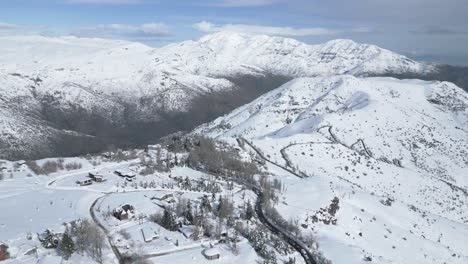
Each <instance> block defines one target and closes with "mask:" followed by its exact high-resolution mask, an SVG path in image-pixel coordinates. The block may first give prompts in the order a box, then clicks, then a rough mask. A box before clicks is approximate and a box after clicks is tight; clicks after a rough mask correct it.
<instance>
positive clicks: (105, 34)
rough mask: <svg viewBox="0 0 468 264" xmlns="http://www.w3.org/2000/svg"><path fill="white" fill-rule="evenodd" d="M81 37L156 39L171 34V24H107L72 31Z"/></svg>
mask: <svg viewBox="0 0 468 264" xmlns="http://www.w3.org/2000/svg"><path fill="white" fill-rule="evenodd" d="M72 35H76V36H79V37H99V38H122V39H155V38H163V37H167V36H170V35H171V34H170V31H169V26H168V25H166V24H164V23H147V24H142V25H127V24H106V25H98V26H95V27H88V28H82V29H79V30H76V31H74V32H73V33H72Z"/></svg>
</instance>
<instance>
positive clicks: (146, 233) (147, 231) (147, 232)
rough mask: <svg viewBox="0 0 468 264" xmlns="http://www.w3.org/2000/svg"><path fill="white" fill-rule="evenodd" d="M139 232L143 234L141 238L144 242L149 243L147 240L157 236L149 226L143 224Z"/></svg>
mask: <svg viewBox="0 0 468 264" xmlns="http://www.w3.org/2000/svg"><path fill="white" fill-rule="evenodd" d="M141 234H142V236H143V240H144V241H145V242H146V243H149V242H151V241H153V240H155V239H158V238H159V233H158V232H156V231H155V230H154V229H153V228H152V227H151V226H144V227H143V228H142V229H141Z"/></svg>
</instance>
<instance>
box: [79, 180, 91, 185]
mask: <svg viewBox="0 0 468 264" xmlns="http://www.w3.org/2000/svg"><path fill="white" fill-rule="evenodd" d="M76 183H77V184H79V185H80V186H87V185H91V184H93V180H91V179H82V180H78V181H76Z"/></svg>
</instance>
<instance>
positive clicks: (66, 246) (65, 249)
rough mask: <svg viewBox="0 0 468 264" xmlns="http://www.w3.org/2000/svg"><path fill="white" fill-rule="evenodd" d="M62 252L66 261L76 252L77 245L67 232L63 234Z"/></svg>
mask: <svg viewBox="0 0 468 264" xmlns="http://www.w3.org/2000/svg"><path fill="white" fill-rule="evenodd" d="M60 251H61V252H62V257H63V258H64V259H69V258H70V257H71V255H72V254H73V252H75V243H74V242H73V240H72V239H71V237H70V236H69V235H68V233H67V232H65V233H63V236H62V241H61V242H60Z"/></svg>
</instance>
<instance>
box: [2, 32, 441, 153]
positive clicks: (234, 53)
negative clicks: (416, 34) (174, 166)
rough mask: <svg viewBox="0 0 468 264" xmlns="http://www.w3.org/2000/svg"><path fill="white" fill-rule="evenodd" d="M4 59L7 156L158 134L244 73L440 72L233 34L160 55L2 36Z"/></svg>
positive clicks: (370, 53) (376, 52)
mask: <svg viewBox="0 0 468 264" xmlns="http://www.w3.org/2000/svg"><path fill="white" fill-rule="evenodd" d="M0 54H1V55H0V93H1V97H0V117H1V118H0V122H1V125H0V129H1V133H0V135H1V136H0V149H1V150H2V151H1V153H2V154H1V155H0V156H1V157H4V158H8V157H10V158H12V157H16V158H19V157H28V156H29V157H37V156H44V155H45V156H48V155H54V154H57V152H58V153H60V154H70V153H80V151H79V150H77V149H76V148H77V147H76V146H75V147H73V148H74V149H75V151H74V152H73V151H72V152H67V150H66V149H67V148H65V150H63V151H58V150H57V148H58V147H57V146H62V145H63V144H62V143H61V142H63V138H64V137H65V138H67V141H69V139H70V138H72V139H73V140H72V141H73V142H77V145H79V146H82V145H83V144H81V143H82V140H85V142H94V143H93V144H88V145H96V146H95V147H92V148H89V149H84V150H83V151H92V150H94V149H99V148H100V146H101V145H102V144H106V143H105V142H102V141H103V137H102V136H103V134H105V135H106V137H108V138H112V137H117V136H115V135H114V134H118V135H126V136H127V137H128V135H133V136H134V137H138V136H135V135H134V133H135V132H134V131H133V130H132V128H133V127H137V130H138V131H141V130H145V129H148V127H150V128H152V129H150V130H149V131H151V133H154V134H157V133H155V132H154V131H157V130H158V128H160V127H167V126H169V125H167V124H168V123H167V121H168V120H169V123H170V121H171V118H168V117H167V114H168V113H174V112H184V111H186V110H187V109H189V108H190V104H191V101H192V100H193V98H196V97H199V96H206V95H209V94H211V93H213V92H216V91H227V90H230V89H234V88H235V87H236V86H238V83H236V79H239V78H242V77H243V76H254V77H255V78H266V76H282V77H285V78H293V77H305V76H317V75H331V74H345V73H346V74H353V75H369V74H373V75H375V74H383V73H389V72H392V73H404V72H414V73H423V72H427V71H431V70H432V67H431V66H428V65H426V64H422V63H418V62H415V61H412V60H410V59H408V58H406V57H404V56H401V55H398V54H395V53H393V52H390V51H388V50H385V49H381V48H379V47H376V46H373V45H364V44H358V43H355V42H352V41H350V40H334V41H330V42H327V43H325V44H322V45H307V44H304V43H301V42H298V41H296V40H292V39H287V38H279V37H268V36H251V35H242V34H237V33H231V32H220V33H216V34H213V35H208V36H205V37H203V38H201V39H200V40H198V41H186V42H182V43H179V44H172V45H168V46H165V47H162V48H157V49H154V48H150V47H147V46H145V45H143V44H139V43H132V42H126V41H116V40H102V39H85V38H76V37H56V38H53V37H42V36H15V37H0ZM268 88H269V89H272V88H275V87H268ZM129 120H130V121H129ZM163 121H164V122H166V123H164V122H163ZM135 123H137V124H138V126H136V125H134V124H135ZM163 124H164V125H163ZM142 127H143V128H144V129H141V128H142ZM109 131H111V132H109ZM169 131H170V129H169ZM59 138H61V139H62V140H58V139H59ZM58 142H60V143H58ZM127 143H131V142H127ZM46 145H47V146H46ZM71 145H74V144H71ZM69 148H72V147H71V146H70V147H68V149H69Z"/></svg>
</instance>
